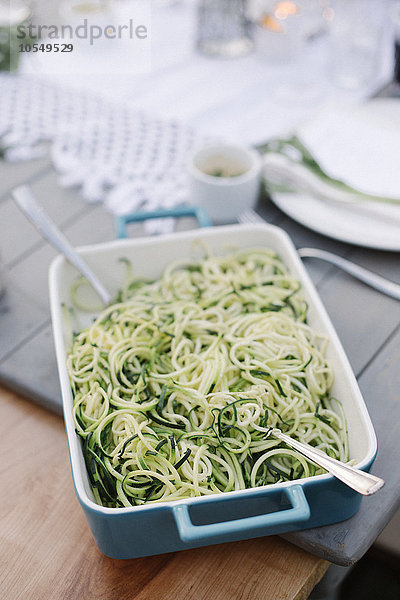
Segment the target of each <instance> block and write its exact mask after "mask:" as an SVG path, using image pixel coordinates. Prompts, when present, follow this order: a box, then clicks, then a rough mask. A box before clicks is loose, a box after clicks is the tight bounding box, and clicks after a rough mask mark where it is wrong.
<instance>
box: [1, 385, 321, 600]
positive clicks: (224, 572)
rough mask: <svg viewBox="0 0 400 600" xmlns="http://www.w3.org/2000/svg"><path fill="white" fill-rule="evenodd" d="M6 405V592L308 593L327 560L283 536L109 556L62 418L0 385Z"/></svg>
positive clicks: (148, 599)
mask: <svg viewBox="0 0 400 600" xmlns="http://www.w3.org/2000/svg"><path fill="white" fill-rule="evenodd" d="M0 407H1V414H2V426H3V434H2V436H1V437H0V459H1V460H0V464H1V467H0V477H1V484H0V499H1V506H2V511H1V514H0V564H2V566H3V568H2V569H1V570H0V597H2V598H7V599H8V600H20V599H21V600H22V599H24V600H25V599H26V598H52V600H61V599H62V600H65V599H67V598H71V599H72V598H85V600H115V598H118V600H128V599H129V600H134V599H138V600H157V599H158V598H159V599H161V598H162V599H164V598H174V599H175V600H191V599H193V600H206V599H208V598H213V600H230V599H231V598H235V599H236V600H247V599H248V600H250V599H251V600H253V599H258V600H262V599H265V600H270V599H271V598H274V600H275V599H278V598H279V599H280V600H305V599H306V598H307V597H308V595H309V593H310V592H311V590H312V589H313V587H314V586H315V584H316V583H317V582H318V581H319V579H320V578H321V577H322V575H323V574H324V572H325V571H326V569H327V567H328V563H327V562H326V561H324V560H322V559H320V558H317V557H315V556H312V555H311V554H309V553H307V552H305V551H303V550H301V549H299V548H297V547H295V546H292V545H291V544H288V543H287V542H285V541H284V540H282V539H280V538H277V537H266V538H259V539H256V540H249V541H245V542H238V543H232V544H223V545H218V546H211V547H208V548H199V549H196V550H189V551H183V552H178V553H174V554H166V555H159V556H154V557H150V558H142V559H135V560H128V561H120V560H113V559H110V558H107V557H105V556H103V555H102V554H101V553H100V552H99V551H98V549H97V547H96V546H95V543H94V541H93V539H92V536H91V534H90V532H89V529H88V526H87V524H86V522H85V519H84V516H83V512H82V511H81V509H80V507H79V505H78V501H77V500H76V498H75V495H74V492H73V486H72V481H71V475H70V467H69V464H68V462H69V461H68V453H67V442H66V436H65V433H64V426H63V423H62V420H61V419H60V418H58V417H56V416H55V415H52V414H50V413H48V412H46V411H44V410H43V409H41V408H38V407H36V406H34V405H32V404H30V403H28V402H26V401H24V400H22V399H21V398H19V397H18V396H16V395H15V394H13V393H11V392H7V391H5V390H2V389H0ZM10 449H12V451H10Z"/></svg>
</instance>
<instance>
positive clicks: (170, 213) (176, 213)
mask: <svg viewBox="0 0 400 600" xmlns="http://www.w3.org/2000/svg"><path fill="white" fill-rule="evenodd" d="M169 217H173V218H179V217H195V218H196V219H197V223H198V225H199V227H211V221H210V219H209V216H208V214H207V212H206V210H205V209H204V208H203V207H202V206H176V207H175V208H165V209H164V208H160V209H159V210H150V211H142V212H136V213H129V214H127V215H121V216H117V217H116V218H115V229H116V234H117V238H120V239H122V238H126V237H128V234H127V228H126V226H127V225H128V224H129V223H141V222H142V221H147V220H148V219H166V218H169Z"/></svg>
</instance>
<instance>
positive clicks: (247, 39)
mask: <svg viewBox="0 0 400 600" xmlns="http://www.w3.org/2000/svg"><path fill="white" fill-rule="evenodd" d="M246 4H247V3H246V0H200V2H199V7H198V29H197V47H198V49H199V50H200V52H202V53H203V54H208V55H213V56H221V57H226V58H235V57H239V56H244V55H245V54H248V52H250V51H251V49H252V48H253V39H252V30H251V23H250V21H249V19H248V17H247V15H246Z"/></svg>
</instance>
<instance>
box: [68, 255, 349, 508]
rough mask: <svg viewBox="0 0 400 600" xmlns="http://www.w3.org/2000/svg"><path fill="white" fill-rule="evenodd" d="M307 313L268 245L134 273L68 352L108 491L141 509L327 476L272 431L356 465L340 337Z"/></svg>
mask: <svg viewBox="0 0 400 600" xmlns="http://www.w3.org/2000/svg"><path fill="white" fill-rule="evenodd" d="M128 272H130V268H129V265H128ZM306 321H307V304H306V302H305V300H304V298H303V296H302V292H301V289H300V284H299V282H298V281H297V280H295V279H293V278H292V277H291V276H290V275H289V274H288V271H287V269H286V267H285V266H284V264H283V263H282V262H281V260H280V259H279V257H278V256H277V255H276V254H275V253H274V252H272V251H271V250H268V249H265V248H262V249H261V248H256V249H246V250H240V251H237V252H235V253H233V254H230V255H229V256H207V257H206V258H204V259H202V260H201V261H198V262H190V261H180V262H175V263H174V264H172V265H170V266H169V268H167V269H166V270H165V271H164V273H163V275H162V276H161V277H160V278H159V279H157V280H155V281H145V280H142V279H134V278H133V277H132V276H129V280H128V281H127V283H126V285H125V286H124V289H123V290H122V291H121V292H120V294H119V298H118V301H117V302H116V303H115V304H113V305H112V306H109V307H108V308H106V309H105V310H104V311H103V312H102V313H101V314H100V315H99V316H98V317H97V318H96V319H95V321H94V322H93V324H92V325H91V326H90V327H88V328H87V329H85V330H84V331H82V332H80V333H78V334H74V337H73V343H72V348H71V351H70V353H69V355H68V359H67V362H68V372H69V376H70V381H71V386H72V391H73V396H74V406H73V415H74V420H75V426H76V431H77V433H78V435H79V436H81V437H82V439H83V444H82V447H83V452H84V456H85V461H86V466H87V470H88V474H89V479H90V483H91V486H92V490H93V494H94V498H95V501H96V502H97V503H99V504H101V505H103V506H108V507H116V508H118V507H130V506H135V505H141V504H144V503H149V502H164V501H170V500H179V499H182V498H187V497H192V496H202V495H206V494H216V493H222V492H229V491H233V490H241V489H245V488H250V487H257V486H263V485H267V484H272V483H277V482H284V481H288V480H293V479H299V478H303V477H309V476H312V475H318V474H321V473H324V471H323V469H321V468H319V467H317V466H316V465H314V464H313V463H311V462H309V461H308V460H307V459H305V458H304V457H303V456H302V455H301V454H299V453H298V452H296V451H295V450H293V449H291V448H289V447H287V446H286V445H285V444H284V443H282V442H281V441H280V440H277V439H274V438H273V437H270V436H269V435H268V433H269V431H270V428H271V427H273V428H275V427H277V428H279V429H281V430H282V431H284V432H285V433H287V434H288V435H290V436H292V437H294V438H296V439H298V440H300V441H302V442H305V443H308V444H311V445H312V446H315V447H318V448H319V449H321V450H323V451H324V452H326V453H327V454H329V455H331V456H333V457H335V458H338V459H340V460H343V461H347V460H348V442H347V431H346V423H345V418H344V414H343V410H342V408H341V405H340V403H339V402H337V401H334V400H333V399H331V398H330V397H329V390H330V388H331V386H332V383H333V374H332V369H331V367H330V365H329V363H328V362H327V360H326V358H325V356H324V351H325V347H326V344H327V340H326V339H324V338H322V337H321V336H319V335H318V334H317V333H316V332H314V331H313V330H312V329H311V328H310V327H309V326H308V324H307V322H306Z"/></svg>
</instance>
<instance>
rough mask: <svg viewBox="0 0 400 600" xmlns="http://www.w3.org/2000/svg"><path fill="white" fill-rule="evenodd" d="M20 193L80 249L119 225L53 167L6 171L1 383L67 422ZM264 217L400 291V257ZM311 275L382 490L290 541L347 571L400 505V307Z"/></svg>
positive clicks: (38, 253)
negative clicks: (366, 427) (346, 362)
mask: <svg viewBox="0 0 400 600" xmlns="http://www.w3.org/2000/svg"><path fill="white" fill-rule="evenodd" d="M22 183H29V184H30V185H31V186H32V189H33V190H34V192H35V194H36V195H37V197H38V198H39V199H40V201H41V202H42V203H43V205H44V207H45V208H46V209H47V210H48V212H49V213H50V215H51V216H52V218H53V219H54V220H55V221H56V223H58V225H59V226H60V227H61V228H62V229H63V231H64V232H65V234H66V235H67V236H68V238H69V239H70V240H71V241H72V243H73V244H74V245H80V244H87V243H92V242H98V241H101V240H111V239H113V238H114V237H115V234H114V226H113V219H112V217H111V216H110V215H109V214H108V213H107V212H106V211H105V210H104V209H103V208H102V207H101V206H99V205H88V204H86V203H84V202H83V201H82V199H81V197H80V194H79V192H78V191H76V190H65V189H62V188H60V187H59V185H58V183H57V175H56V173H55V172H54V170H53V168H52V166H51V164H50V161H49V160H48V159H43V160H37V161H32V162H29V163H13V164H7V163H0V255H1V257H2V262H3V265H5V278H6V292H5V293H4V294H3V295H2V297H1V298H0V382H1V383H2V384H4V385H6V386H8V387H10V388H13V389H15V390H17V391H18V392H20V393H22V394H24V395H25V396H26V397H27V398H29V399H31V400H36V401H40V402H41V403H42V404H43V405H44V406H47V407H48V408H52V409H54V406H55V407H56V410H59V412H60V413H61V398H60V390H59V385H58V379H57V369H56V361H55V354H54V349H53V342H52V333H51V324H50V314H49V305H48V293H47V270H48V266H49V264H50V261H51V259H52V258H53V256H54V255H55V252H54V251H53V250H52V248H50V247H49V246H48V245H46V244H45V242H43V241H42V240H41V238H40V237H39V235H38V233H37V232H36V231H35V229H34V228H33V227H32V226H31V225H30V224H29V223H28V222H27V221H26V219H25V217H24V216H23V215H22V214H21V213H20V212H19V210H18V208H17V207H16V206H15V205H14V204H13V201H12V200H11V198H10V194H9V192H10V190H11V189H12V188H13V187H14V186H16V185H19V184H22ZM258 210H259V212H260V213H261V214H262V215H263V216H264V217H265V219H266V220H267V221H270V222H272V223H275V224H277V225H279V226H281V227H283V228H284V229H285V230H286V231H287V232H288V233H289V235H290V236H291V237H292V239H293V240H294V243H295V244H296V246H297V247H301V246H314V247H317V248H324V249H327V250H331V251H333V252H336V253H338V254H340V255H342V256H346V257H348V258H351V259H353V260H355V261H357V262H359V263H360V264H362V265H364V266H366V267H369V268H371V269H373V270H375V271H377V272H379V273H381V274H383V275H386V276H387V277H389V278H391V279H393V280H394V281H397V282H399V283H400V261H399V257H398V255H397V254H396V253H388V252H378V251H372V250H365V249H360V248H356V247H352V246H350V245H346V244H343V243H340V242H336V241H333V240H330V239H328V238H325V237H322V236H320V235H318V234H315V233H313V232H311V231H309V230H307V229H305V228H304V227H302V226H300V225H298V224H297V223H295V222H293V221H292V220H290V219H289V218H287V217H285V215H283V214H282V213H281V212H280V211H278V210H277V209H276V208H275V207H274V206H273V205H272V204H271V203H270V202H268V201H267V200H266V199H263V200H262V201H261V202H260V206H259V209H258ZM135 233H136V234H140V232H139V231H137V232H135ZM399 234H400V232H399ZM306 266H307V268H308V270H309V272H310V274H311V277H312V279H313V280H314V283H315V285H316V287H317V289H318V290H319V293H320V295H321V297H322V300H323V302H324V303H325V306H326V308H327V310H328V312H329V314H330V316H331V319H332V321H333V324H334V325H335V327H336V329H337V332H338V334H339V337H340V338H341V340H342V343H343V345H344V348H345V350H346V352H347V354H348V357H349V359H350V362H351V364H352V367H353V369H354V372H355V374H356V376H357V377H358V380H359V384H360V387H361V391H362V392H363V395H364V398H365V401H366V404H367V406H368V409H369V412H370V415H371V419H372V421H373V424H374V426H375V430H376V433H377V437H378V445H379V450H378V456H377V459H376V461H375V463H374V465H373V469H372V472H374V473H376V474H378V475H380V476H381V477H383V478H384V479H385V480H386V485H385V487H384V488H383V489H382V490H381V491H380V492H379V493H378V494H377V495H376V496H372V497H370V498H365V499H363V501H362V505H361V509H360V510H359V512H358V513H357V514H356V515H355V516H354V517H353V518H351V519H349V520H347V521H344V522H342V523H339V524H337V525H332V526H327V527H320V528H317V529H312V530H309V531H304V532H300V533H292V534H288V535H285V536H284V537H285V538H287V539H288V540H290V541H291V542H293V543H294V544H297V545H298V546H301V547H302V548H305V549H306V550H309V551H310V552H312V553H314V554H316V555H318V556H321V557H323V558H326V559H327V560H329V561H331V562H332V563H336V564H337V565H343V566H349V565H352V564H354V562H356V561H357V560H358V559H360V558H361V556H362V555H363V554H364V553H365V552H366V551H367V550H368V548H369V547H370V546H371V545H372V543H373V542H374V540H375V539H376V537H377V536H378V534H379V533H380V532H381V530H382V529H383V528H384V527H385V525H386V524H387V523H388V521H389V520H390V518H391V517H392V515H393V514H394V512H395V511H396V509H397V507H398V506H399V504H400V467H399V463H398V456H400V302H397V301H395V300H392V299H390V298H388V297H386V296H383V295H381V294H379V293H378V292H376V291H374V290H372V289H370V288H368V287H366V286H364V285H363V284H361V283H359V282H357V281H355V280H353V279H352V278H350V277H349V276H347V275H346V274H344V273H342V272H340V271H338V270H336V269H335V268H334V267H331V266H329V265H327V264H325V263H322V262H318V261H316V260H309V261H307V263H306ZM54 400H56V403H54Z"/></svg>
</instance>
